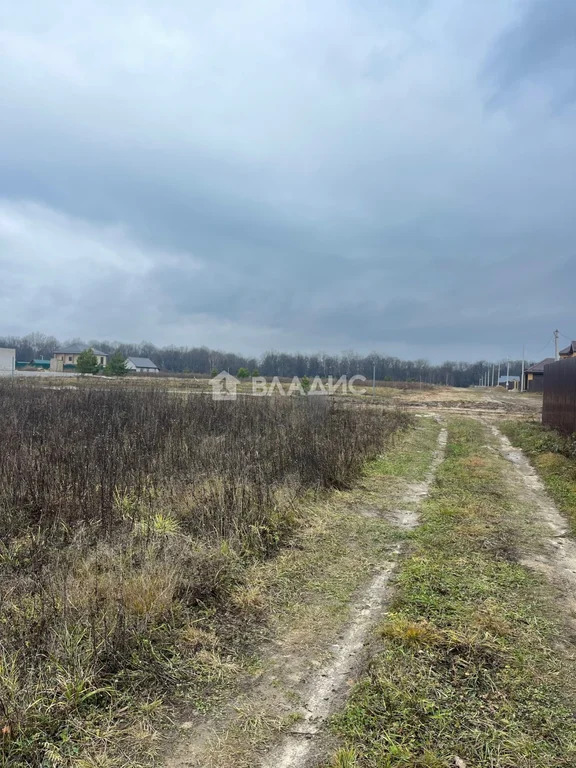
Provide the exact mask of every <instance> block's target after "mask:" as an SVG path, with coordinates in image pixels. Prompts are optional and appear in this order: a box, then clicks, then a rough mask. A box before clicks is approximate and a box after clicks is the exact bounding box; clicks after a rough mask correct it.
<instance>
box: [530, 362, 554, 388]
mask: <svg viewBox="0 0 576 768" xmlns="http://www.w3.org/2000/svg"><path fill="white" fill-rule="evenodd" d="M553 362H554V358H553V357H545V358H544V360H540V362H539V363H535V364H534V365H531V366H530V368H526V370H525V371H524V389H525V390H526V392H543V391H544V366H545V365H549V364H550V363H553Z"/></svg>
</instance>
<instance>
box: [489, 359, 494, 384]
mask: <svg viewBox="0 0 576 768" xmlns="http://www.w3.org/2000/svg"><path fill="white" fill-rule="evenodd" d="M490 386H491V387H493V386H494V363H492V379H491V381H490Z"/></svg>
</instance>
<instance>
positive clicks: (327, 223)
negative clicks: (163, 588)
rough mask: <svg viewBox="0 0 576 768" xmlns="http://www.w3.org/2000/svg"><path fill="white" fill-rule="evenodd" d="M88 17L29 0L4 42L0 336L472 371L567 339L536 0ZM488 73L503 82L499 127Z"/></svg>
mask: <svg viewBox="0 0 576 768" xmlns="http://www.w3.org/2000/svg"><path fill="white" fill-rule="evenodd" d="M548 5H550V6H552V3H551V2H550V3H548ZM553 5H554V7H555V8H556V10H557V13H558V14H559V13H560V11H562V12H563V13H564V23H566V20H567V19H568V16H567V15H566V14H567V13H568V14H569V13H570V9H567V8H566V7H562V4H561V3H559V2H558V0H554V3H553ZM81 6H82V13H83V19H84V22H86V21H88V22H89V23H84V22H82V23H81V22H80V21H79V19H78V18H76V19H75V18H74V17H73V16H71V15H70V14H67V13H66V14H65V13H64V12H63V9H64V4H63V2H60V0H46V2H44V3H43V4H42V6H41V8H42V10H41V13H40V15H38V13H37V11H38V10H39V9H40V4H39V2H38V0H23V2H22V3H20V4H18V7H14V9H13V10H12V11H11V13H10V14H7V17H6V22H5V26H4V29H3V30H2V31H0V43H2V42H4V43H5V48H6V50H7V52H8V53H7V56H6V57H5V61H6V66H5V77H3V78H2V81H1V82H0V98H1V99H2V101H3V102H4V103H5V104H6V105H7V106H8V107H9V109H7V110H6V112H7V114H6V117H5V119H3V121H2V124H1V125H0V162H1V163H2V168H3V173H2V176H1V178H0V198H3V201H4V203H3V204H4V209H3V208H2V204H1V203H0V268H2V270H3V273H5V274H10V278H9V279H8V280H6V281H5V283H4V287H2V286H0V321H1V322H2V323H3V324H4V325H5V326H9V328H8V330H10V331H11V332H17V331H18V332H20V331H24V332H25V331H28V330H31V329H32V328H38V329H39V330H44V331H47V332H54V333H56V334H57V335H59V336H61V337H71V336H77V335H78V336H86V337H97V336H98V335H103V336H107V337H111V338H126V339H140V338H143V337H146V338H149V339H151V340H152V341H154V342H156V343H170V342H173V343H175V344H185V343H190V344H199V343H200V344H201V343H204V344H207V345H209V346H219V345H220V346H222V347H225V348H227V349H231V348H233V347H235V346H237V348H238V349H239V350H241V351H246V352H249V353H258V352H261V351H262V350H263V349H265V348H266V347H276V348H281V347H284V348H286V349H289V350H294V349H303V350H311V349H314V348H321V349H324V350H327V351H338V350H340V349H342V348H350V347H353V348H356V349H358V351H369V350H370V349H372V348H381V349H382V350H383V351H388V352H390V353H396V354H404V355H408V356H411V357H426V356H429V357H431V358H437V357H455V356H457V355H462V354H464V355H465V356H466V357H469V358H475V357H480V356H484V355H485V354H487V352H486V351H487V350H489V349H493V356H495V357H496V356H499V355H500V354H505V353H506V350H507V349H508V348H509V347H514V345H518V344H520V343H521V341H522V340H525V341H526V342H527V343H530V339H531V338H537V339H538V340H540V339H541V337H542V330H543V329H544V328H546V333H547V329H548V326H552V327H553V326H555V325H559V326H560V327H561V328H563V329H564V330H565V331H566V332H567V333H569V334H570V333H573V332H574V331H576V328H573V330H570V328H571V324H572V323H573V322H574V321H573V317H572V305H571V296H570V291H569V289H568V286H569V285H571V284H572V283H573V281H574V278H576V266H575V260H574V255H575V254H574V243H575V235H576V225H575V224H574V222H573V217H572V216H571V212H572V211H573V210H574V208H575V207H576V185H575V182H574V177H573V172H572V168H573V166H574V164H575V163H576V149H575V147H574V144H573V138H572V137H573V134H574V129H575V127H576V118H575V117H574V115H573V114H572V113H571V112H570V110H563V111H562V112H560V113H558V112H550V110H549V109H548V108H547V107H546V108H545V107H542V105H541V100H540V96H539V93H540V92H539V90H538V88H537V87H536V85H537V84H536V85H534V78H535V77H536V76H537V77H538V78H540V77H543V78H544V77H545V78H546V83H547V88H548V89H549V90H550V93H551V94H552V96H554V98H557V97H560V96H561V95H562V94H564V93H565V89H564V82H563V80H562V78H560V80H558V79H557V78H556V77H555V74H554V72H552V70H550V66H552V65H553V66H555V62H556V61H557V59H555V58H554V56H555V55H556V54H554V55H553V53H554V50H556V49H555V48H554V45H553V44H552V41H553V39H554V36H555V35H556V48H557V50H558V51H564V47H562V45H564V44H562V45H559V43H560V41H561V40H566V39H567V38H562V36H561V33H562V30H559V29H557V28H556V24H555V22H554V23H552V22H550V23H549V24H548V26H547V27H546V34H545V35H544V38H545V39H544V40H540V39H537V40H535V39H534V34H535V33H534V29H536V27H537V26H538V24H537V23H536V22H535V21H534V19H535V18H536V19H537V18H539V17H540V16H541V14H542V13H543V11H542V6H540V5H538V4H535V3H531V4H529V5H528V6H527V10H526V11H525V12H522V7H521V6H518V10H517V12H516V15H515V17H514V18H513V19H511V17H510V10H509V6H507V5H506V6H505V4H502V6H500V4H494V5H491V6H485V5H483V6H482V7H481V8H480V7H478V8H476V6H474V7H472V6H471V4H470V3H467V2H465V1H464V0H456V2H453V1H452V0H450V1H449V0H430V2H417V1H416V0H415V2H413V3H410V4H408V3H407V4H398V3H392V2H385V3H376V2H372V0H362V2H358V3H356V2H348V0H335V1H334V2H328V0H319V2H318V3H317V4H314V5H311V4H309V3H306V2H304V1H303V0H302V2H300V1H299V0H295V1H294V2H291V3H283V2H280V0H273V1H272V2H270V3H269V4H266V7H265V8H264V7H263V6H262V4H261V3H260V2H255V0H254V1H252V0H241V2H238V3H232V2H223V3H219V4H216V5H214V6H210V9H208V8H207V7H206V8H205V9H203V10H201V9H200V8H199V7H198V8H196V7H194V8H191V7H190V6H189V4H186V3H183V2H182V3H181V2H174V3H171V4H170V6H169V7H168V8H162V9H161V8H160V7H159V6H157V4H154V3H151V2H143V3H141V4H139V5H138V7H136V6H134V5H133V4H132V3H129V2H124V1H121V2H119V3H117V4H115V6H114V7H112V6H111V5H110V6H108V5H107V4H106V3H104V4H102V3H95V2H91V1H90V0H83V2H82V4H81ZM49 10H51V11H52V13H53V14H54V18H55V19H56V20H55V21H54V22H50V12H49ZM535 25H536V26H535ZM546 41H548V42H546ZM547 46H548V47H547ZM546 51H548V53H547V52H546ZM558 55H560V54H558ZM565 55H568V54H566V53H561V56H565ZM563 60H564V59H562V61H563ZM486 61H489V62H490V63H489V65H488V66H489V76H490V78H491V83H496V86H497V88H498V89H499V92H501V93H507V94H508V93H510V91H511V89H516V88H517V87H518V85H519V84H522V87H523V93H524V97H523V100H520V101H519V102H518V103H516V100H514V99H508V101H507V104H506V107H507V109H506V112H505V114H502V112H501V111H499V110H496V111H492V112H489V113H487V112H486V110H485V109H484V100H485V93H486V79H485V78H486V72H487V70H486V64H485V62H486ZM551 72H552V76H551V74H550V73H551ZM537 73H538V74H537ZM26 201H35V202H36V203H38V204H39V205H40V208H30V207H27V204H26ZM22 206H23V207H22ZM3 210H5V212H6V219H5V227H6V229H5V230H4V231H3V230H2V226H1V224H2V211H3ZM18 216H19V217H20V218H19V219H18V221H19V222H20V223H19V224H18V226H19V227H20V229H21V231H19V232H18V233H16V234H14V232H12V229H13V226H14V224H13V222H14V221H15V218H14V217H16V218H18ZM11 228H12V229H11ZM47 252H49V253H50V258H51V261H50V264H49V265H48V264H47V262H46V253H47ZM110 252H114V254H116V256H115V257H114V258H113V259H111V257H110V256H109V254H110ZM102 254H106V258H104V256H103V255H102ZM23 259H24V263H25V264H26V265H27V266H26V269H22V270H21V269H20V267H19V265H21V264H22V263H23ZM106 259H108V261H106ZM83 261H84V263H85V268H82V269H81V268H80V266H79V265H81V263H82V262H83ZM104 262H106V263H104ZM134 263H136V264H137V265H138V266H137V268H136V267H134ZM33 265H35V266H33ZM6 284H8V285H9V286H10V289H9V290H7V289H6V287H5V286H6ZM15 294H17V295H18V296H19V297H20V298H19V301H15V300H14V295H15ZM22 297H24V298H22Z"/></svg>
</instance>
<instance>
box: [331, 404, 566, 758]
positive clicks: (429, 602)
mask: <svg viewBox="0 0 576 768" xmlns="http://www.w3.org/2000/svg"><path fill="white" fill-rule="evenodd" d="M486 442H487V436H486V434H485V431H484V428H483V427H482V426H481V425H480V424H479V423H477V422H475V421H472V420H467V419H455V420H452V421H451V422H450V431H449V443H448V450H447V458H446V461H445V462H444V463H443V465H442V466H441V468H440V470H439V472H438V477H437V481H436V483H435V486H434V488H433V490H432V493H431V496H430V498H429V499H428V500H427V502H425V503H424V506H423V510H422V525H421V526H420V527H419V528H418V529H417V531H416V532H415V534H414V537H413V540H412V547H411V550H410V552H409V554H408V555H407V556H406V558H405V559H404V560H403V562H402V566H401V569H400V572H399V576H398V579H397V590H396V594H395V598H394V600H393V604H392V606H391V608H390V612H389V613H388V614H387V616H386V619H385V621H384V622H383V624H382V626H381V627H380V629H379V638H380V640H379V642H380V648H379V650H378V651H377V653H376V655H375V656H374V658H373V659H372V661H371V664H370V667H369V670H368V672H367V674H366V675H365V676H364V678H363V679H362V680H361V682H360V683H359V684H358V685H357V686H356V688H355V689H354V691H353V694H352V696H351V698H350V700H349V702H348V705H347V706H346V708H345V710H344V711H343V712H342V713H341V714H340V715H338V716H337V717H336V718H335V719H334V723H333V727H334V729H335V731H336V733H337V734H338V735H339V736H340V737H341V738H342V739H343V740H344V742H345V747H346V748H347V749H350V750H353V751H354V752H355V754H356V755H357V756H358V758H357V765H358V766H359V768H400V766H408V765H409V766H414V767H418V768H424V767H426V768H432V767H434V768H452V767H453V766H455V765H462V764H463V765H468V766H481V765H482V766H483V765H486V766H488V765H490V766H498V767H499V768H550V767H551V766H555V767H557V768H560V766H563V767H565V768H568V766H571V765H574V764H576V723H575V722H574V718H573V715H572V713H573V711H574V708H575V705H576V694H575V692H574V689H573V686H571V684H570V683H569V681H570V680H572V679H573V678H574V671H575V669H574V661H573V660H572V659H570V658H567V657H565V656H564V655H562V654H561V653H560V652H559V651H558V641H559V640H560V637H561V632H562V628H561V626H560V625H559V622H558V619H557V618H554V615H555V604H554V600H555V596H554V593H553V591H552V588H551V587H550V586H549V585H547V584H546V583H545V581H544V579H543V577H541V576H540V575H538V574H536V573H534V572H532V571H530V570H529V569H527V568H525V567H524V566H522V565H521V564H520V563H519V562H518V555H517V548H521V547H522V546H524V543H525V542H528V541H530V536H531V535H533V531H531V530H529V526H528V524H527V523H526V522H525V520H524V517H525V515H524V511H523V510H519V509H517V507H516V506H515V503H514V499H513V498H510V496H509V495H508V491H507V490H506V486H505V483H504V481H503V477H504V475H503V473H504V472H505V471H506V467H505V465H504V461H503V459H501V458H500V457H499V456H497V455H496V454H495V453H494V452H493V451H491V449H490V447H489V446H488V445H487V444H486ZM527 526H528V527H527ZM510 541H512V542H513V545H512V546H510Z"/></svg>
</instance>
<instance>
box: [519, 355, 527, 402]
mask: <svg viewBox="0 0 576 768" xmlns="http://www.w3.org/2000/svg"><path fill="white" fill-rule="evenodd" d="M525 357H526V345H525V344H522V374H521V375H520V392H524V358H525Z"/></svg>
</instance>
